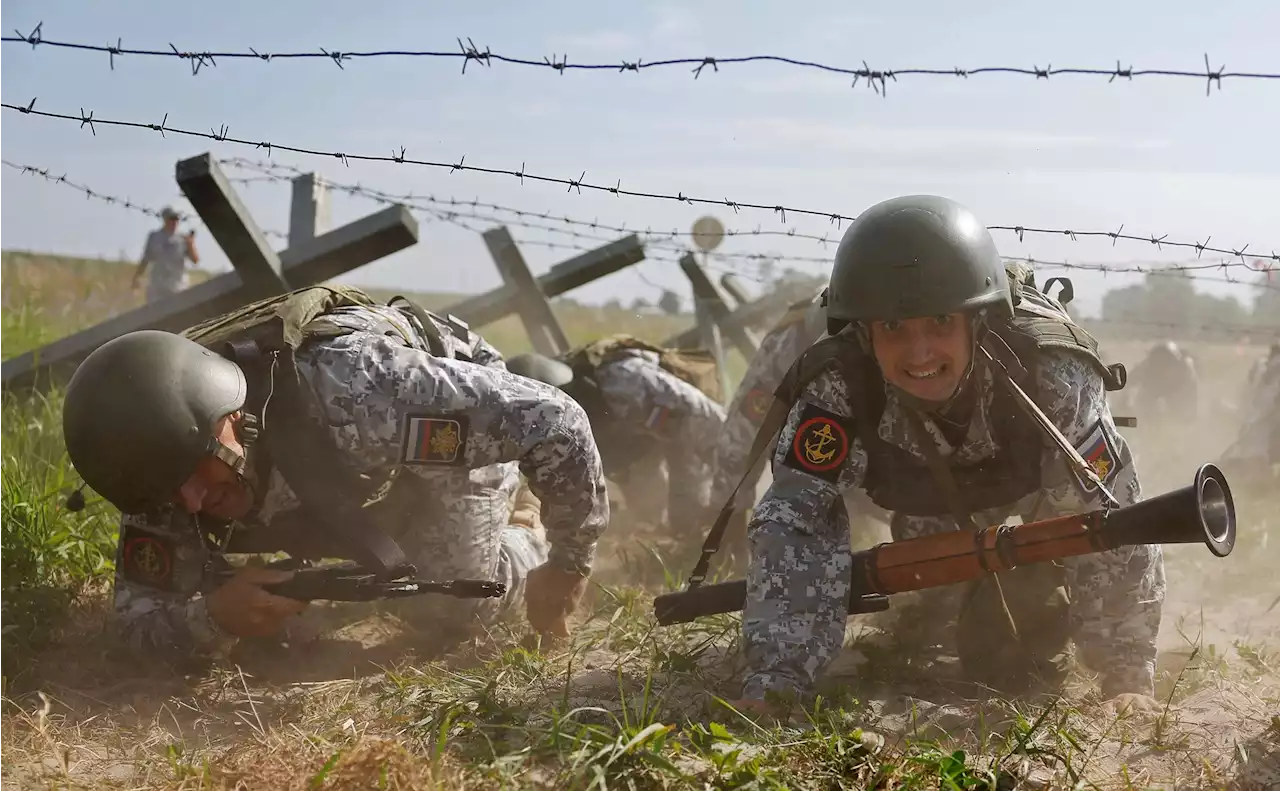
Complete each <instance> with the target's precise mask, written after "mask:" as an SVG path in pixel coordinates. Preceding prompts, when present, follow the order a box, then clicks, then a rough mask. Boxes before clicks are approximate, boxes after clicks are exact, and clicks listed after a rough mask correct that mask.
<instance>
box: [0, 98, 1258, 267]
mask: <svg viewBox="0 0 1280 791" xmlns="http://www.w3.org/2000/svg"><path fill="white" fill-rule="evenodd" d="M36 101H37V99H34V98H33V99H32V100H31V101H30V102H28V103H27V104H26V105H15V104H10V103H8V102H0V107H3V108H4V109H6V110H15V111H17V112H20V113H22V114H24V115H34V116H39V117H43V118H54V119H58V120H63V121H72V122H75V123H78V124H80V127H81V128H84V127H86V126H87V127H88V128H89V130H90V132H91V133H92V134H94V135H97V131H96V126H95V125H97V124H103V125H107V126H119V127H125V128H131V129H143V130H151V131H154V132H158V133H159V134H160V135H162V136H164V135H165V134H166V133H173V134H176V135H182V136H186V137H196V138H201V139H205V140H213V141H217V142H222V143H231V144H233V145H241V146H251V147H253V148H258V149H266V150H267V154H268V156H270V154H271V152H272V151H277V150H278V151H289V152H293V153H295V154H305V155H308V156H319V157H326V158H330V159H336V160H338V161H340V162H342V163H343V164H349V163H350V161H351V160H356V161H361V162H393V163H396V164H402V165H404V164H409V165H416V166H421V167H430V168H447V169H448V170H449V172H450V173H454V172H458V171H466V172H472V173H486V174H489V175H505V176H513V177H515V178H517V179H519V181H520V183H521V184H524V182H525V180H526V179H528V180H530V181H536V182H542V183H546V184H557V185H560V186H565V187H567V188H568V189H567V191H568V192H573V191H575V190H576V191H577V192H578V193H579V194H581V193H582V190H584V189H585V190H588V191H595V192H602V193H607V194H611V195H614V196H621V195H626V196H628V197H635V198H647V199H652V200H668V201H677V202H680V203H684V204H687V205H690V206H692V205H706V206H723V207H726V208H729V209H732V210H733V212H734V214H738V213H739V212H740V211H741V210H742V209H753V210H760V211H769V212H773V213H774V214H775V215H778V216H779V217H780V218H781V220H782V222H783V223H785V222H786V221H787V213H788V212H790V213H791V214H793V215H794V214H799V215H805V216H811V217H820V218H824V219H826V220H828V221H829V222H831V223H833V224H835V225H836V226H837V227H841V225H842V223H844V222H847V221H851V220H853V219H854V217H853V216H850V215H844V214H839V213H837V212H827V211H818V210H815V209H803V208H797V207H792V206H782V205H768V204H761V203H750V202H745V201H734V200H729V199H728V198H724V199H723V200H721V199H716V198H704V197H694V196H691V195H685V194H684V193H683V191H681V192H679V193H677V194H675V195H671V194H667V193H661V192H647V191H641V190H626V189H623V188H622V182H621V180H618V181H617V182H616V183H615V184H614V186H612V187H610V186H606V185H602V184H592V183H590V182H588V181H587V180H586V175H587V174H586V171H583V172H582V174H581V175H580V176H579V177H578V178H576V179H573V178H560V177H558V176H543V175H539V174H533V173H528V172H526V171H525V165H524V163H522V164H521V166H520V170H518V171H517V170H508V169H505V168H494V167H481V166H477V165H468V164H466V156H465V155H463V156H462V157H461V158H460V159H459V160H458V161H457V162H453V163H449V162H434V161H430V160H420V159H413V158H411V157H409V156H407V149H406V148H404V147H401V148H400V150H399V153H398V154H397V153H395V152H393V153H392V154H391V156H380V155H376V154H347V153H345V152H340V151H321V150H318V149H310V148H303V147H300V146H292V145H282V144H276V143H271V142H268V141H255V140H248V139H245V138H237V137H232V136H231V134H230V127H228V126H227V125H226V124H222V125H221V126H220V127H219V128H218V129H216V130H215V129H212V128H211V129H210V131H208V132H200V131H196V130H190V129H180V128H177V127H171V126H168V121H169V115H168V113H166V114H165V115H164V118H163V119H162V120H161V121H160V123H158V124H156V123H147V122H140V121H125V120H116V119H106V118H98V117H96V116H95V115H94V111H92V110H90V111H88V112H87V113H86V112H85V110H84V108H81V109H80V112H79V114H78V115H69V114H66V113H54V112H46V111H44V110H36V109H35V103H36ZM987 227H988V228H989V229H990V230H992V231H1006V232H1010V233H1014V234H1016V235H1017V236H1018V239H1019V240H1020V241H1021V240H1023V239H1024V238H1025V236H1026V235H1027V234H1040V235H1050V236H1060V237H1065V238H1068V239H1071V240H1073V241H1076V240H1078V239H1079V238H1080V237H1105V238H1109V239H1111V241H1112V245H1113V246H1114V244H1115V242H1116V241H1118V240H1121V239H1124V240H1126V241H1136V242H1146V243H1150V244H1151V245H1153V246H1155V247H1156V248H1157V249H1163V248H1164V247H1166V246H1167V247H1177V248H1186V249H1194V250H1195V251H1196V256H1197V258H1198V257H1199V256H1200V255H1202V254H1204V253H1205V252H1214V253H1221V254H1224V255H1230V256H1232V257H1235V258H1239V259H1240V261H1241V263H1242V264H1243V265H1244V266H1246V267H1248V268H1253V267H1250V266H1249V264H1248V262H1247V261H1246V259H1245V252H1246V251H1248V249H1249V247H1250V245H1248V244H1246V245H1244V246H1243V247H1240V248H1238V249H1236V248H1224V247H1212V246H1210V245H1209V242H1210V241H1211V240H1212V237H1209V238H1208V239H1206V240H1205V241H1204V242H1183V241H1174V240H1170V239H1168V237H1167V235H1164V236H1156V235H1154V234H1152V235H1150V236H1137V235H1134V234H1126V233H1124V225H1121V226H1120V228H1119V229H1118V230H1116V231H1076V230H1071V229H1061V228H1034V227H1028V226H1022V225H989V226H987ZM1250 255H1251V256H1252V257H1253V258H1255V259H1269V260H1270V261H1272V262H1274V263H1280V253H1276V252H1275V251H1274V250H1272V252H1271V253H1270V254H1257V253H1251V254H1250Z"/></svg>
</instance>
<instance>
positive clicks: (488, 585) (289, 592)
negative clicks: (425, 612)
mask: <svg viewBox="0 0 1280 791" xmlns="http://www.w3.org/2000/svg"><path fill="white" fill-rule="evenodd" d="M297 565H298V561H295V560H292V559H289V560H284V561H278V562H275V563H269V564H267V566H266V568H270V569H279V570H281V571H292V572H293V578H292V579H289V580H286V581H285V582H276V583H273V584H270V585H263V586H262V587H263V590H265V591H267V592H268V593H274V594H275V595H277V596H284V597H286V598H289V599H297V600H298V601H314V600H316V599H324V600H328V601H374V600H376V599H396V598H400V597H403V596H418V595H421V594H423V593H441V594H445V595H447V596H455V597H457V598H459V599H493V598H498V597H500V596H503V595H505V594H506V592H507V586H506V585H505V584H504V583H501V582H489V581H488V580H450V581H448V582H427V581H425V580H419V579H414V578H413V577H414V575H415V574H417V573H418V570H417V569H416V568H415V567H414V566H413V565H412V564H405V565H402V566H397V567H396V568H394V569H392V570H391V571H390V572H389V573H388V574H377V573H375V572H373V571H372V570H370V569H367V568H365V567H363V566H361V565H359V564H357V563H354V562H350V561H348V562H344V563H336V564H333V565H329V566H306V567H301V568H298V567H296V566H297ZM235 572H236V569H235V568H228V569H224V570H221V571H219V572H218V576H219V577H220V578H222V579H223V580H226V579H230V578H231V577H232V576H233V575H234V574H235Z"/></svg>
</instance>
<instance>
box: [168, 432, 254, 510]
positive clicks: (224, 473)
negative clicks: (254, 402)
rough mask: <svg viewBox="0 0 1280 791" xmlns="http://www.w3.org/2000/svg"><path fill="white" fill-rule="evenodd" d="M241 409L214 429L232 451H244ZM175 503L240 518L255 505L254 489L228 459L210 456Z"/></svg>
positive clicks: (202, 460) (203, 461) (184, 506)
mask: <svg viewBox="0 0 1280 791" xmlns="http://www.w3.org/2000/svg"><path fill="white" fill-rule="evenodd" d="M240 414H241V413H239V412H236V413H234V414H232V415H227V416H226V417H224V418H222V419H221V420H219V421H218V425H217V426H216V427H215V429H214V431H215V433H216V434H217V436H218V439H219V441H220V442H222V444H223V445H226V446H227V447H228V448H230V449H231V450H233V451H235V452H237V453H240V454H243V453H244V446H242V445H241V444H240V440H239V438H237V437H236V433H235V422H236V421H237V420H239V418H240ZM173 499H174V503H175V504H176V505H178V506H179V507H180V508H182V509H183V510H184V511H186V512H187V513H189V514H200V513H203V514H208V515H209V516H211V517H214V518H215V519H239V518H240V517H242V516H244V515H245V514H247V513H249V510H250V509H251V508H252V507H253V490H252V489H251V488H250V487H249V485H248V484H246V483H245V482H244V480H242V479H241V478H240V476H239V475H237V474H236V471H235V470H233V469H232V468H231V467H230V466H229V465H228V464H227V463H226V462H224V461H222V460H221V459H219V458H216V457H214V456H206V457H205V458H203V459H201V460H200V463H199V464H198V465H197V466H196V471H195V472H193V473H191V477H189V478H187V480H186V481H185V482H184V483H183V484H182V486H180V487H179V488H178V491H177V492H176V493H175V494H174V498H173Z"/></svg>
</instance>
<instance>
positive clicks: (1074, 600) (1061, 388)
mask: <svg viewBox="0 0 1280 791" xmlns="http://www.w3.org/2000/svg"><path fill="white" fill-rule="evenodd" d="M1037 385H1038V387H1039V390H1040V398H1039V403H1040V407H1041V408H1042V409H1043V410H1044V412H1045V414H1046V415H1047V416H1048V417H1049V418H1050V419H1051V420H1053V421H1054V423H1055V424H1056V425H1057V426H1058V428H1059V430H1061V431H1062V433H1063V435H1064V436H1065V437H1066V438H1067V441H1069V442H1071V443H1072V444H1073V445H1074V446H1075V448H1076V449H1077V450H1078V451H1079V452H1080V455H1081V456H1082V457H1083V458H1084V459H1085V460H1086V461H1088V462H1089V463H1090V464H1092V465H1093V468H1094V469H1095V470H1096V471H1097V472H1098V474H1099V477H1100V478H1101V479H1102V481H1103V483H1104V484H1105V485H1106V486H1107V488H1108V489H1110V491H1111V493H1112V494H1114V495H1115V496H1116V499H1117V500H1119V501H1120V503H1121V505H1130V504H1132V503H1134V502H1137V501H1138V500H1139V499H1140V498H1141V496H1142V489H1141V485H1140V483H1139V480H1138V472H1137V469H1136V468H1135V466H1134V462H1133V455H1132V453H1131V451H1130V448H1129V445H1128V443H1127V442H1126V441H1125V439H1124V437H1122V436H1121V435H1120V433H1119V432H1118V431H1117V430H1116V426H1115V422H1114V421H1113V420H1112V417H1111V409H1110V407H1109V406H1108V405H1107V398H1106V391H1105V390H1104V389H1103V385H1102V379H1101V377H1100V376H1099V374H1098V372H1097V371H1096V370H1095V369H1094V368H1093V366H1092V365H1091V364H1090V363H1089V362H1087V361H1085V360H1084V358H1082V357H1080V356H1079V355H1075V354H1070V353H1063V352H1057V353H1046V354H1045V355H1044V356H1043V357H1042V360H1041V363H1040V367H1039V370H1038V373H1037ZM1042 470H1043V473H1042V484H1043V490H1044V493H1045V498H1044V507H1042V508H1041V509H1040V510H1039V512H1038V513H1037V514H1034V515H1032V518H1045V517H1048V516H1056V515H1063V514H1075V513H1081V512H1084V511H1089V510H1094V509H1097V508H1102V507H1104V502H1103V500H1102V497H1101V495H1100V493H1099V492H1097V491H1096V489H1094V488H1093V487H1090V486H1084V485H1082V484H1081V482H1080V480H1079V479H1078V478H1077V476H1076V474H1075V473H1074V472H1073V471H1072V470H1071V468H1070V467H1069V466H1068V465H1067V462H1066V459H1065V458H1064V457H1063V454H1062V453H1061V451H1058V450H1056V449H1047V450H1046V451H1045V453H1044V457H1043V461H1042ZM1065 563H1066V566H1067V575H1068V577H1067V579H1068V584H1069V586H1070V588H1071V611H1072V612H1071V621H1072V628H1073V631H1074V634H1075V641H1076V645H1077V647H1078V648H1079V649H1080V652H1081V658H1082V659H1083V660H1084V661H1085V663H1086V664H1088V665H1089V666H1090V667H1092V668H1093V669H1095V670H1097V671H1098V672H1099V673H1101V675H1102V692H1103V694H1104V695H1105V696H1107V697H1112V696H1115V695H1118V694H1120V693H1124V692H1136V693H1142V694H1145V695H1151V694H1153V693H1154V683H1155V659H1156V633H1157V631H1158V630H1159V628H1160V613H1161V607H1162V605H1163V602H1164V592H1165V579H1164V559H1163V554H1162V552H1161V548H1160V546H1159V545H1158V544H1150V545H1142V546H1136V547H1124V548H1121V549H1116V550H1112V551H1109V552H1102V553H1098V554H1093V555H1083V556H1079V557H1074V558H1068V559H1066V561H1065Z"/></svg>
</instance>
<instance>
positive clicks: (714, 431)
mask: <svg viewBox="0 0 1280 791" xmlns="http://www.w3.org/2000/svg"><path fill="white" fill-rule="evenodd" d="M596 379H597V381H598V382H599V383H600V390H601V392H602V394H603V395H604V398H605V401H606V403H607V404H608V405H609V409H610V411H612V412H613V413H614V414H615V416H616V418H617V419H618V420H619V421H620V422H622V423H623V424H624V425H628V426H635V427H636V429H637V430H639V431H644V432H646V433H650V434H654V435H656V436H657V437H658V438H659V439H660V440H661V441H662V443H663V445H664V446H665V449H666V454H665V455H666V460H667V485H668V487H669V499H668V501H667V515H668V516H667V518H668V521H669V522H670V524H671V528H672V531H673V532H675V533H676V534H677V535H688V534H690V532H697V530H698V529H699V528H700V521H701V516H702V513H703V510H704V509H705V507H706V504H707V495H708V490H709V488H710V485H711V470H712V467H711V465H712V461H713V454H714V453H715V446H716V442H717V440H718V439H719V436H720V430H721V428H722V427H723V426H724V409H723V408H722V407H721V406H720V405H719V404H717V403H716V402H714V401H712V400H711V399H710V398H708V397H707V395H706V394H705V393H703V392H702V391H701V390H699V389H698V388H696V387H694V386H693V385H691V384H689V383H688V382H686V381H684V380H683V379H681V378H679V377H678V376H675V375H673V374H670V373H668V372H666V371H664V370H663V369H662V368H661V367H659V365H658V363H657V362H656V360H653V359H650V358H649V357H647V356H642V355H629V356H626V357H623V358H621V359H619V360H616V361H613V362H610V363H607V364H605V365H602V366H600V368H599V369H598V370H597V371H596Z"/></svg>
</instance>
